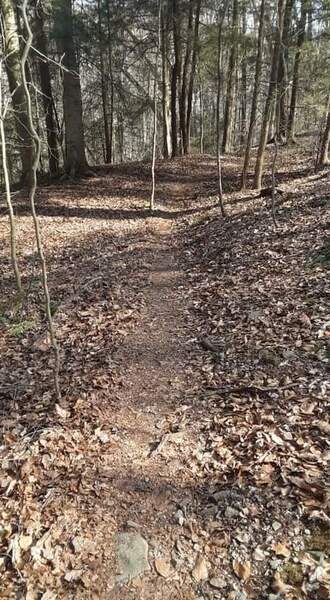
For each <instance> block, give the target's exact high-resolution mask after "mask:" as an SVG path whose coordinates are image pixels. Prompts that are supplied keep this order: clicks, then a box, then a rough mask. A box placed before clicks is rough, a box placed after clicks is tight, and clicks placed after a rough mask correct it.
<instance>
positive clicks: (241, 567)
mask: <svg viewBox="0 0 330 600" xmlns="http://www.w3.org/2000/svg"><path fill="white" fill-rule="evenodd" d="M233 570H234V573H235V575H237V577H238V578H239V579H241V580H242V581H247V580H248V579H250V577H251V563H250V561H247V562H245V563H241V562H240V561H239V560H234V561H233Z"/></svg>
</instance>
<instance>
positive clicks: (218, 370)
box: [185, 178, 330, 598]
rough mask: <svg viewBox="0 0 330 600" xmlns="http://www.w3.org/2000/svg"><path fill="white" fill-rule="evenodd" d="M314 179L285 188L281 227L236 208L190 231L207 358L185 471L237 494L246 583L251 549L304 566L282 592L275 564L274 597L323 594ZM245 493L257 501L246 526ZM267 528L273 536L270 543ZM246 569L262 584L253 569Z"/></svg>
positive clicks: (193, 313) (320, 214)
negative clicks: (312, 551)
mask: <svg viewBox="0 0 330 600" xmlns="http://www.w3.org/2000/svg"><path fill="white" fill-rule="evenodd" d="M312 181H313V184H314V185H312V184H310V188H309V187H308V184H306V182H304V184H303V183H301V189H300V190H299V193H297V192H298V190H295V194H294V196H293V194H292V193H290V188H289V186H288V187H287V190H288V191H287V199H286V201H284V203H282V204H281V205H280V206H279V207H278V220H279V224H280V226H279V230H278V231H274V230H273V228H272V225H271V221H270V215H269V213H268V212H267V210H266V209H265V208H261V209H260V206H259V208H258V209H257V210H254V211H252V210H251V209H250V207H249V206H248V207H246V202H245V203H244V201H241V204H239V203H238V204H237V206H236V207H235V208H234V210H233V211H232V213H231V218H230V219H227V220H226V221H225V222H222V221H219V219H218V217H216V218H212V216H211V217H209V218H207V219H206V220H205V222H204V223H202V224H195V225H192V227H191V230H190V233H189V236H188V240H187V246H186V252H185V259H186V260H187V261H188V262H187V263H186V268H187V269H188V277H189V278H190V282H191V287H192V291H191V293H190V307H189V308H190V310H189V313H188V319H189V320H190V322H192V323H194V324H196V321H197V322H198V323H199V325H198V335H197V336H196V343H197V344H199V345H200V347H202V348H203V351H204V353H203V355H202V356H199V357H197V358H194V359H193V367H192V369H191V370H192V372H196V370H198V371H199V373H200V374H201V378H202V380H203V384H202V390H201V389H199V392H198V395H199V401H198V405H197V404H196V408H197V406H198V409H197V410H198V411H199V425H198V428H197V429H198V433H199V444H198V448H197V449H196V450H195V465H193V466H191V469H192V470H193V471H194V472H195V473H196V474H198V476H199V477H201V478H202V479H203V480H204V481H205V482H212V486H211V489H212V493H211V496H213V500H214V494H215V496H216V492H217V490H220V492H219V493H221V490H224V491H228V490H232V489H234V490H238V492H239V494H240V496H241V501H239V502H238V504H239V506H234V507H232V505H231V504H229V510H227V517H228V518H229V521H230V520H233V523H232V525H231V526H232V528H233V529H234V530H235V527H236V526H237V525H238V524H240V525H241V526H242V527H243V529H244V530H245V533H246V539H245V540H244V539H243V540H242V542H241V546H243V547H245V550H243V556H244V562H239V561H237V559H235V558H234V562H233V570H234V572H235V573H236V575H237V576H238V577H239V578H240V579H241V580H242V581H245V580H246V581H247V580H248V579H250V576H251V564H252V565H253V563H255V562H256V560H258V558H256V557H255V559H254V560H253V550H254V549H255V551H256V552H257V555H258V550H259V549H260V551H261V553H262V556H263V559H264V560H265V555H264V552H265V551H266V553H267V552H268V553H270V555H271V554H272V552H273V553H274V552H275V554H276V556H277V557H280V558H281V559H284V561H286V562H288V561H289V563H288V564H290V556H292V554H293V555H294V557H295V558H294V560H296V561H297V563H300V561H302V563H301V564H304V565H308V567H307V568H305V567H302V568H301V577H300V576H299V577H298V578H297V581H296V582H294V583H295V584H294V585H293V587H292V588H291V587H290V586H289V587H288V588H287V589H286V590H285V589H284V587H285V586H284V584H283V589H281V585H280V583H279V582H280V581H281V580H282V577H283V578H284V580H285V579H287V580H288V581H290V576H289V575H288V574H284V572H285V569H284V568H283V566H281V564H280V563H278V564H276V563H274V565H273V566H274V567H277V569H276V568H274V582H275V581H277V582H278V585H277V586H276V585H275V583H274V586H275V587H274V592H276V593H279V594H288V595H287V596H285V597H288V598H289V597H291V596H290V594H292V597H305V596H306V597H311V596H310V594H316V595H315V596H313V597H315V598H325V597H328V595H327V594H328V590H329V588H328V586H329V563H326V562H325V563H324V560H325V557H326V556H329V523H330V519H329V517H328V516H327V514H326V513H327V510H328V509H329V504H330V495H329V487H328V482H327V479H326V474H327V472H328V466H329V459H330V448H329V432H330V422H329V414H330V411H329V407H330V403H329V397H330V384H329V377H328V375H329V372H328V365H329V325H330V312H329V291H330V289H329V279H328V275H329V272H328V265H329V262H328V261H329V245H328V238H327V236H326V229H327V215H328V212H327V209H328V202H329V196H328V187H327V186H328V183H327V182H325V183H322V181H320V182H318V184H317V186H316V185H315V181H314V178H312ZM238 202H240V199H239V197H238ZM195 392H196V390H192V391H191V393H192V394H194V393H195ZM216 482H218V488H217V487H216V486H215V483H216ZM242 496H243V497H244V499H245V500H244V501H246V499H247V498H249V496H250V500H252V503H251V504H250V506H249V505H248V506H246V507H245V508H246V510H247V515H249V517H248V519H247V522H246V519H245V522H244V508H243V512H242V504H243V501H242ZM214 504H216V505H217V504H218V503H217V499H216V498H215V500H214ZM209 508H210V507H209ZM210 511H211V512H210V514H211V515H212V518H213V517H214V515H217V516H216V518H220V520H221V519H222V518H223V516H225V517H226V511H224V513H223V514H222V515H221V514H220V513H221V511H220V510H219V506H216V508H214V507H213V510H212V507H211V508H210ZM231 513H232V514H231ZM219 515H220V516H219ZM245 517H246V515H245ZM256 517H257V518H256ZM242 523H243V525H242ZM276 524H277V525H276ZM229 529H230V524H229V525H228V529H227V531H229ZM269 529H270V532H271V533H272V534H274V535H271V536H270V537H269V535H268V538H267V532H269ZM276 531H277V534H276ZM314 531H317V534H318V536H321V537H322V536H323V537H324V539H325V540H327V541H326V542H324V544H323V546H322V544H321V546H322V547H321V548H319V549H317V548H316V552H317V551H319V552H320V553H321V554H319V555H316V556H318V559H316V562H315V555H313V559H312V558H311V556H310V555H309V556H308V558H306V555H304V556H303V558H301V559H300V558H299V559H298V558H297V555H298V553H299V551H302V548H303V546H304V543H305V542H306V546H308V542H307V541H306V540H308V536H310V537H311V539H312V540H313V539H314V538H313V532H314ZM261 532H262V535H261V536H260V533H261ZM251 534H252V535H251ZM289 536H293V538H292V539H291V540H290V538H289ZM243 537H244V536H243ZM258 537H259V542H260V543H262V545H263V548H261V547H260V546H259V545H258ZM273 538H274V541H272V540H273ZM276 539H278V540H279V541H278V542H277V541H275V540H276ZM295 540H296V547H295V550H293V549H292V543H293V542H294V541H295ZM298 540H299V541H298ZM244 542H245V543H244ZM251 542H252V546H250V544H251ZM288 543H289V545H291V549H289V547H288V546H287V544H288ZM293 545H294V544H293ZM299 545H300V546H299ZM316 546H317V543H316ZM231 549H232V550H233V546H232V545H231ZM240 550H241V552H242V548H241V549H240ZM229 554H230V552H229ZM234 555H235V551H234ZM320 556H321V558H320ZM251 560H252V563H251ZM313 560H314V563H313V565H314V566H313V567H312V565H311V561H312V562H313ZM318 560H319V561H320V562H318ZM304 561H307V562H306V563H304ZM282 562H283V561H282ZM259 564H260V563H259ZM257 566H258V563H257ZM318 568H319V569H320V570H319V571H318V575H316V574H315V573H316V571H315V569H316V570H317V569H318ZM253 571H254V572H255V573H254V576H255V577H256V578H257V577H258V568H257V569H256V568H254V567H253V566H252V573H253ZM282 573H283V574H282ZM321 573H322V574H321ZM265 574H266V576H267V578H270V579H271V577H272V575H271V572H270V573H269V572H268V573H266V572H265V570H264V572H263V576H265ZM259 577H260V573H259ZM293 579H294V577H293ZM259 582H260V579H259ZM290 583H292V582H291V581H290ZM261 585H264V582H263V584H262V583H261ZM275 588H276V589H275ZM295 594H297V596H296V595H295ZM281 597H282V596H281Z"/></svg>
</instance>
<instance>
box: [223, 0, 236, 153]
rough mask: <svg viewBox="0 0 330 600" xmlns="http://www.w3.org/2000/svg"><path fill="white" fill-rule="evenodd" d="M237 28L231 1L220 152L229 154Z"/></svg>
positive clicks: (234, 0) (234, 6)
mask: <svg viewBox="0 0 330 600" xmlns="http://www.w3.org/2000/svg"><path fill="white" fill-rule="evenodd" d="M237 28H238V0H233V15H232V36H233V40H232V43H231V49H230V56H229V66H228V74H227V93H226V104H225V114H224V120H223V139H222V151H223V152H230V150H231V136H232V130H233V116H234V96H235V94H234V92H235V69H236V62H237V45H238V40H237Z"/></svg>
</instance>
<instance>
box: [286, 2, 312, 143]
mask: <svg viewBox="0 0 330 600" xmlns="http://www.w3.org/2000/svg"><path fill="white" fill-rule="evenodd" d="M308 1H309V0H302V2H301V18H300V23H299V30H298V39H297V48H296V53H295V57H294V66H293V77H292V89H291V100H290V110H289V118H288V133H287V141H288V142H294V141H295V119H296V107H297V96H298V91H299V71H300V61H301V52H302V47H303V45H304V42H305V38H306V19H307V6H308Z"/></svg>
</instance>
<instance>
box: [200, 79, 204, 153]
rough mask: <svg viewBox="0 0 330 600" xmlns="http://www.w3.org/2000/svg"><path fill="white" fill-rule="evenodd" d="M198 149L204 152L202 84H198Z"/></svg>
mask: <svg viewBox="0 0 330 600" xmlns="http://www.w3.org/2000/svg"><path fill="white" fill-rule="evenodd" d="M199 151H200V153H201V154H203V153H204V97H203V84H202V82H200V85H199Z"/></svg>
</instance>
